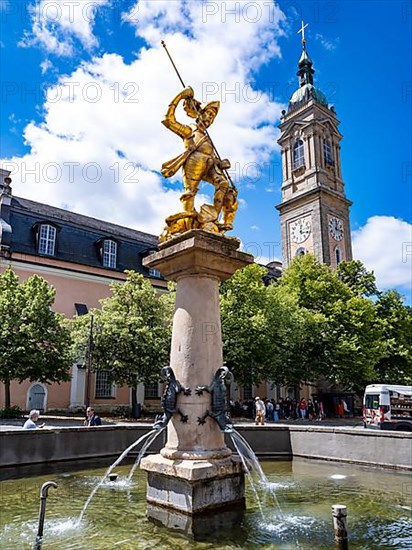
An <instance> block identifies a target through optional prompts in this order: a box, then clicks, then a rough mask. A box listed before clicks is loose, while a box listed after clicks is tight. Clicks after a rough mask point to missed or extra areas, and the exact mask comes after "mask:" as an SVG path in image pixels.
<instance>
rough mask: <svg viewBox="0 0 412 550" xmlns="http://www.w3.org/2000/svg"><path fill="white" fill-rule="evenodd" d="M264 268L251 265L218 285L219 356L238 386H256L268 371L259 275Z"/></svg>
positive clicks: (264, 291)
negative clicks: (220, 332) (220, 334)
mask: <svg viewBox="0 0 412 550" xmlns="http://www.w3.org/2000/svg"><path fill="white" fill-rule="evenodd" d="M265 273H266V269H264V268H262V267H260V266H258V265H256V264H253V265H251V266H248V267H246V268H244V269H241V270H239V271H237V272H236V273H235V274H234V275H233V276H232V277H231V278H230V279H229V280H228V281H226V282H224V283H223V284H222V285H221V290H220V311H221V322H222V338H223V356H224V360H225V363H226V364H227V366H228V368H229V369H230V370H231V371H232V372H233V374H234V376H235V378H236V380H237V381H238V382H239V383H241V384H256V383H258V382H260V381H261V380H262V379H264V378H265V377H267V374H268V371H269V370H270V368H271V361H272V347H273V343H274V342H272V341H271V338H270V327H269V318H268V306H267V289H266V287H265V285H264V284H263V280H262V276H263V275H264V274H265Z"/></svg>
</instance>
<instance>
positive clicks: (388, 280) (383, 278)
mask: <svg viewBox="0 0 412 550" xmlns="http://www.w3.org/2000/svg"><path fill="white" fill-rule="evenodd" d="M352 238H353V254H354V257H355V258H356V259H359V260H361V261H362V262H363V263H364V264H365V266H366V267H367V269H369V270H373V271H374V273H375V276H376V281H377V286H378V288H379V289H381V290H385V289H390V288H394V287H400V288H402V289H405V290H407V291H411V290H412V224H409V223H407V222H405V221H403V220H400V219H398V218H394V217H393V216H373V217H371V218H369V219H368V221H367V223H366V225H364V226H363V227H361V228H360V229H358V230H356V231H354V232H353V234H352Z"/></svg>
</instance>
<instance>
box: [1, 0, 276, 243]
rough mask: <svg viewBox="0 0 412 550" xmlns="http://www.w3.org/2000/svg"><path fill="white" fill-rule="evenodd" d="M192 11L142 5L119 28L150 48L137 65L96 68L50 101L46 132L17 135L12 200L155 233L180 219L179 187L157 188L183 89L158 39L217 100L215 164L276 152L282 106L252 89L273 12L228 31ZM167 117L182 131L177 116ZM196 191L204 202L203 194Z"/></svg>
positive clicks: (52, 92) (107, 62) (199, 88)
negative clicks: (172, 110)
mask: <svg viewBox="0 0 412 550" xmlns="http://www.w3.org/2000/svg"><path fill="white" fill-rule="evenodd" d="M102 2H103V0H102ZM102 2H101V3H102ZM209 4H213V5H216V6H218V7H219V6H220V4H219V3H216V2H213V3H209ZM247 4H250V3H248V2H236V5H239V6H240V7H242V6H245V5H247ZM265 4H268V3H267V2H266V3H265ZM202 6H203V3H202V2H186V1H184V0H180V1H174V2H167V3H166V2H164V1H162V0H159V1H156V2H140V3H139V4H138V5H137V6H136V7H135V11H134V13H137V14H138V23H136V22H135V20H134V19H133V18H131V17H129V19H131V22H132V23H133V24H136V34H138V35H139V36H140V37H144V38H145V40H147V41H148V46H147V47H146V48H142V49H141V50H140V51H139V53H138V56H137V58H136V59H135V61H133V62H132V63H130V64H126V63H125V62H124V60H123V58H122V57H121V56H119V55H117V54H116V53H110V54H108V53H106V54H104V55H102V56H100V57H94V58H93V59H92V60H91V61H90V62H87V63H86V62H83V63H81V64H80V66H79V67H78V68H77V69H76V70H75V71H74V72H73V73H72V74H70V75H67V76H63V77H61V78H60V80H59V82H58V84H56V85H55V86H53V87H52V88H50V89H49V90H48V97H47V100H46V101H45V104H44V106H43V108H44V113H45V115H44V121H43V122H42V123H41V124H35V123H30V124H29V125H27V126H26V128H25V131H24V139H25V143H26V145H27V146H28V147H29V148H30V152H29V153H28V154H26V155H25V156H24V157H22V158H12V159H8V161H9V168H10V167H12V168H13V172H14V174H13V189H14V193H15V194H16V195H21V196H24V197H27V198H31V199H33V200H38V201H43V202H46V203H48V204H53V205H57V206H61V205H63V204H64V205H66V206H67V207H69V208H70V209H72V210H74V211H77V212H80V213H84V214H88V215H91V216H95V217H99V218H101V219H106V220H110V221H112V222H116V223H120V224H123V225H127V226H130V227H135V228H138V229H141V230H144V231H149V232H153V233H159V232H160V230H161V228H162V226H163V224H164V218H165V217H166V216H167V215H170V214H172V213H174V212H177V211H179V210H180V203H179V196H180V194H181V191H182V184H181V183H180V181H181V175H180V174H178V175H177V176H175V178H174V182H170V183H171V185H169V186H168V189H165V187H164V186H163V185H162V183H163V180H162V178H161V177H160V175H159V170H160V167H161V164H162V163H163V162H165V161H166V160H169V159H170V158H172V157H174V156H176V155H177V154H179V153H180V152H181V151H182V150H183V143H182V141H181V140H180V138H178V137H177V136H176V135H174V134H172V133H171V132H170V131H168V130H167V129H166V128H164V127H163V126H162V125H161V123H160V121H161V119H162V118H163V116H164V113H165V111H166V109H167V105H168V104H169V102H170V100H171V99H172V98H173V97H174V96H175V95H176V94H177V93H178V92H179V91H180V89H181V85H180V84H179V82H178V80H177V77H175V75H174V72H173V68H172V67H171V65H170V62H169V59H168V58H167V56H166V54H165V52H164V50H163V48H162V46H161V44H160V41H161V39H162V38H164V39H165V40H166V42H167V45H168V47H169V49H170V52H171V53H172V55H173V57H174V59H175V61H176V63H177V64H178V66H179V67H180V68H181V70H182V71H183V72H184V78H185V79H187V84H190V85H192V86H193V88H194V89H195V91H196V97H198V98H199V99H201V100H203V101H210V100H212V99H213V100H216V99H218V100H220V101H221V103H222V106H221V110H220V112H219V116H218V117H217V119H216V123H215V124H214V125H213V127H212V128H211V134H212V136H213V138H214V141H215V143H216V145H217V147H218V149H219V151H220V153H221V155H222V157H224V158H225V157H227V158H229V159H230V160H231V161H232V166H235V165H236V164H237V163H238V164H240V165H241V166H246V165H248V163H260V162H266V161H267V160H268V159H269V157H270V155H271V154H272V152H273V149H274V148H277V145H276V140H277V137H278V130H277V129H276V127H275V122H276V121H277V120H278V119H279V113H280V109H281V108H282V106H281V105H280V104H277V103H275V102H272V101H271V99H270V97H269V96H268V95H267V94H265V93H263V92H261V91H259V90H258V89H255V88H254V87H253V80H252V75H253V73H252V71H253V70H254V69H255V68H256V67H258V66H260V64H261V63H263V62H265V61H267V60H269V59H270V58H271V57H272V56H273V55H274V54H279V48H278V45H277V42H276V39H277V36H279V35H280V34H281V33H282V31H281V30H280V28H279V24H280V22H281V20H282V14H281V12H280V11H279V10H278V8H276V7H275V6H273V7H274V11H269V10H268V11H267V13H266V14H262V18H260V19H259V21H257V22H254V23H251V22H248V21H247V20H241V21H240V22H236V21H237V20H236V18H235V17H232V18H230V17H229V15H228V16H227V20H226V23H222V19H223V15H222V13H215V14H214V15H213V16H212V15H210V14H209V12H208V13H207V14H206V15H207V17H206V15H205V13H203V12H202ZM137 8H138V9H137ZM166 8H167V9H166ZM239 9H240V8H239ZM129 13H130V12H129ZM182 14H184V15H182ZM248 17H249V18H250V17H251V12H250V13H249V16H248ZM90 29H91V27H89V31H90ZM50 32H52V31H50ZM59 32H60V30H59V29H58V30H57V34H58V33H59ZM86 35H87V33H86V31H85V36H86ZM239 36H242V39H241V40H239ZM53 37H54V35H53ZM91 43H92V42H91ZM208 79H209V80H208ZM212 79H213V81H212ZM230 90H235V93H234V94H233V93H229V91H230ZM252 97H253V101H249V100H248V98H252ZM177 117H178V119H180V120H182V122H186V123H188V122H191V121H190V119H187V118H186V117H185V116H184V113H183V110H182V109H180V110H179V111H178V116H177ZM70 163H72V164H70ZM76 163H77V164H76ZM4 164H5V166H4V167H7V162H6V163H4ZM134 164H136V165H137V167H138V168H135V167H134ZM28 171H31V173H28ZM240 173H242V170H241V169H240ZM201 191H202V192H204V193H207V194H208V195H211V194H212V189H211V186H210V185H208V184H205V185H204V186H202V188H201ZM199 200H200V198H199ZM202 200H203V201H204V197H203V198H202ZM240 203H241V204H240V207H241V208H243V207H246V203H245V202H244V201H243V200H242V199H241V200H240Z"/></svg>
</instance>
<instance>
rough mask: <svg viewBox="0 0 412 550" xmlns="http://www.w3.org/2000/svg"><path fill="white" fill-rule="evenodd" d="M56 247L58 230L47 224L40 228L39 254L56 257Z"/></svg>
mask: <svg viewBox="0 0 412 550" xmlns="http://www.w3.org/2000/svg"><path fill="white" fill-rule="evenodd" d="M55 246H56V228H55V227H54V226H53V225H49V224H47V223H44V224H41V226H40V228H39V254H47V255H48V256H54V250H55Z"/></svg>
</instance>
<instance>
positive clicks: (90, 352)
mask: <svg viewBox="0 0 412 550" xmlns="http://www.w3.org/2000/svg"><path fill="white" fill-rule="evenodd" d="M87 351H88V352H87V385H86V408H87V407H89V406H90V394H91V383H92V361H93V315H92V314H90V329H89V346H88V350H87Z"/></svg>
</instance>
